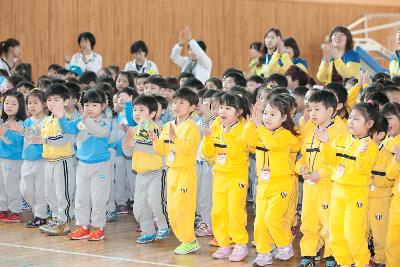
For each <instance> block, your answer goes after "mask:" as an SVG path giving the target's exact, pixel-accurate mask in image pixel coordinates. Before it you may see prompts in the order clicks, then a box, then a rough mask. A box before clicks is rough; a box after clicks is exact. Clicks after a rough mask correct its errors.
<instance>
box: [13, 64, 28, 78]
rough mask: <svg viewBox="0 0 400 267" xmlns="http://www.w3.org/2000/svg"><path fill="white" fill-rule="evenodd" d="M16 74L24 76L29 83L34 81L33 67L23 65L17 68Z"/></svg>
mask: <svg viewBox="0 0 400 267" xmlns="http://www.w3.org/2000/svg"><path fill="white" fill-rule="evenodd" d="M15 72H16V73H18V74H21V75H22V76H24V77H25V78H26V79H27V80H28V81H32V65H31V64H29V63H21V64H18V65H17V66H16V67H15Z"/></svg>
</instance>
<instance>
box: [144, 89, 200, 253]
mask: <svg viewBox="0 0 400 267" xmlns="http://www.w3.org/2000/svg"><path fill="white" fill-rule="evenodd" d="M198 102H199V98H198V97H197V95H196V93H194V92H193V91H191V90H190V89H188V88H182V89H180V90H178V91H177V92H176V93H175V94H174V98H173V102H172V110H173V112H174V115H175V116H176V120H175V121H174V122H169V123H168V124H167V125H165V127H164V128H163V130H162V133H161V136H160V139H157V135H156V134H155V133H153V132H152V133H151V135H150V136H151V139H152V141H153V145H154V148H155V150H156V151H157V153H159V154H160V155H161V156H165V157H166V164H167V166H168V167H169V169H168V174H167V180H168V184H167V203H168V206H167V209H168V217H169V221H170V224H171V228H172V230H173V231H174V233H175V236H176V237H177V238H178V240H179V241H180V242H182V243H181V245H180V246H178V247H177V248H176V249H175V253H176V254H179V255H182V254H188V253H191V252H193V251H196V250H198V249H200V244H199V242H198V241H197V240H196V237H195V235H194V230H193V225H194V215H195V210H196V191H197V177H196V152H197V151H196V148H197V147H198V146H199V143H200V132H199V129H198V127H197V125H196V123H195V122H194V121H193V120H192V119H191V118H190V115H191V114H192V113H193V112H194V111H195V110H196V106H197V104H198ZM182 211H185V212H182Z"/></svg>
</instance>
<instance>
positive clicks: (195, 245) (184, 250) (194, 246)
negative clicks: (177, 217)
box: [175, 240, 201, 255]
mask: <svg viewBox="0 0 400 267" xmlns="http://www.w3.org/2000/svg"><path fill="white" fill-rule="evenodd" d="M200 247H201V246H200V244H199V242H198V241H197V240H195V241H193V242H192V243H182V244H180V245H179V246H178V247H177V248H176V249H175V254H178V255H185V254H189V253H191V252H194V251H196V250H199V249H200Z"/></svg>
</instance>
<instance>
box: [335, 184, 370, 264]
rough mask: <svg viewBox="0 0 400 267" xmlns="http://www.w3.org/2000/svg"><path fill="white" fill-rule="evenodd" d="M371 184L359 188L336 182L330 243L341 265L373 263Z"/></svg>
mask: <svg viewBox="0 0 400 267" xmlns="http://www.w3.org/2000/svg"><path fill="white" fill-rule="evenodd" d="M368 201H369V189H368V187H365V188H364V187H362V188H357V187H353V186H342V185H338V184H336V183H333V187H332V192H331V214H330V218H329V242H330V246H331V250H332V254H333V256H334V257H335V259H336V261H337V262H338V264H340V265H351V264H353V263H354V264H355V265H356V266H357V267H359V266H360V267H361V266H362V267H364V266H365V265H367V264H368V263H369V260H370V252H369V250H368V241H367V216H368Z"/></svg>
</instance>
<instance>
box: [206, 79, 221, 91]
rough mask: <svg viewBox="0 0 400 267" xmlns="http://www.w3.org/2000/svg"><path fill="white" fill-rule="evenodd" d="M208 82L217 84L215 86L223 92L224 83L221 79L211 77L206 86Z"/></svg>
mask: <svg viewBox="0 0 400 267" xmlns="http://www.w3.org/2000/svg"><path fill="white" fill-rule="evenodd" d="M207 82H212V83H213V84H215V86H216V87H217V88H218V90H221V89H222V81H221V79H220V78H217V77H211V78H210V79H208V80H207V81H206V82H205V84H206V83H207Z"/></svg>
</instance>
